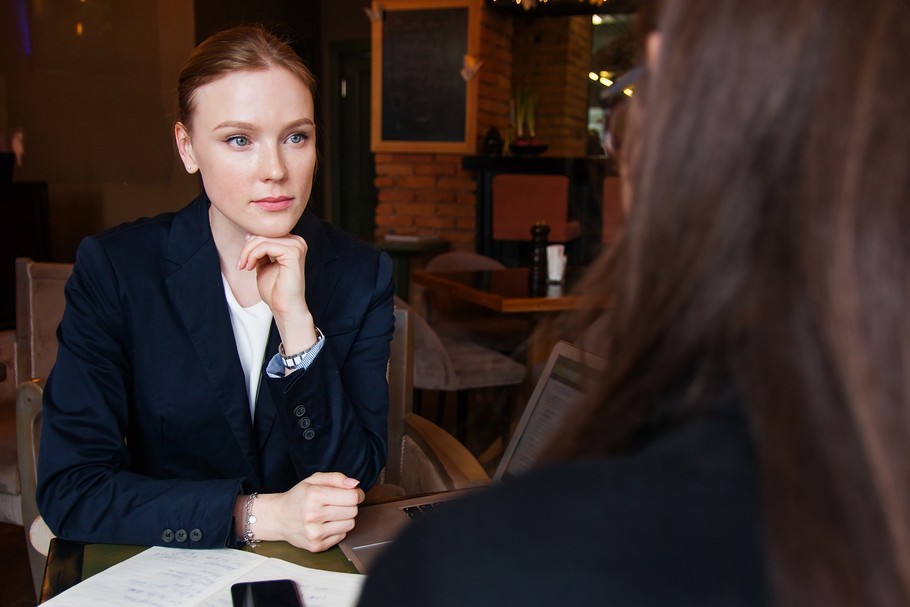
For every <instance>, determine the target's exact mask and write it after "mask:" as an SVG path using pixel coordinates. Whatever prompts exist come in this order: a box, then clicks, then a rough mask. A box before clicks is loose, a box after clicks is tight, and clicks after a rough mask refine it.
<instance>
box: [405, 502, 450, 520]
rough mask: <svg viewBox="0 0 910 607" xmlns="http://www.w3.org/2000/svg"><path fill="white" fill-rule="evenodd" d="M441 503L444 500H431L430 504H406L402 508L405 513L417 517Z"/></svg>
mask: <svg viewBox="0 0 910 607" xmlns="http://www.w3.org/2000/svg"><path fill="white" fill-rule="evenodd" d="M441 503H442V502H430V503H428V504H417V505H416V506H406V507H404V508H402V510H404V513H405V514H407V515H408V517H410V518H416V517H418V516H420V515H421V514H423V513H424V512H427V511H429V510H432V509H434V508H435V507H436V506H438V505H439V504H441Z"/></svg>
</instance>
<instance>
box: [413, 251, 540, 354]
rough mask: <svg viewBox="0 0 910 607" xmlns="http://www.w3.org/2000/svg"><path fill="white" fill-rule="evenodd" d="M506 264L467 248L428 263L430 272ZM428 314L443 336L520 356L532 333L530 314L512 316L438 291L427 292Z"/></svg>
mask: <svg viewBox="0 0 910 607" xmlns="http://www.w3.org/2000/svg"><path fill="white" fill-rule="evenodd" d="M504 268H505V266H504V265H503V264H502V263H501V262H499V261H498V260H496V259H493V258H492V257H487V256H486V255H480V254H479V253H472V252H467V251H451V252H447V253H441V254H439V255H437V256H436V257H434V258H433V259H431V260H430V261H429V262H428V263H427V266H426V269H427V270H428V271H430V272H471V271H477V270H501V269H504ZM424 310H425V312H424V318H426V319H427V321H428V322H429V323H430V324H431V325H432V326H433V327H434V329H435V331H436V332H437V333H438V334H440V335H443V336H446V337H451V338H455V339H463V340H468V341H472V342H474V343H476V344H480V345H481V346H484V347H485V348H490V349H492V350H496V351H497V352H502V353H504V354H508V355H510V356H513V357H515V356H517V355H518V354H519V353H520V351H521V350H522V349H523V346H524V343H525V341H526V340H527V338H528V336H529V335H530V334H531V323H530V322H529V321H528V319H527V318H522V317H518V316H508V315H504V314H501V313H499V312H495V311H492V310H488V309H486V308H483V307H481V306H477V305H474V304H471V303H468V302H464V301H458V300H455V299H453V298H451V297H446V296H443V295H440V294H437V293H432V292H429V293H427V294H426V305H425V307H424Z"/></svg>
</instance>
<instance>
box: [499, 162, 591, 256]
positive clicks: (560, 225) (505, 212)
mask: <svg viewBox="0 0 910 607" xmlns="http://www.w3.org/2000/svg"><path fill="white" fill-rule="evenodd" d="M492 191H493V221H492V223H493V225H492V227H493V240H531V227H532V226H533V225H534V224H535V223H537V222H539V221H544V222H546V223H547V225H549V226H550V234H549V237H548V238H549V241H550V242H568V241H570V240H574V239H575V238H578V236H579V235H580V234H581V225H580V224H579V222H578V221H573V220H570V219H569V178H568V177H566V176H565V175H526V174H506V173H504V174H500V175H496V176H494V177H493V188H492Z"/></svg>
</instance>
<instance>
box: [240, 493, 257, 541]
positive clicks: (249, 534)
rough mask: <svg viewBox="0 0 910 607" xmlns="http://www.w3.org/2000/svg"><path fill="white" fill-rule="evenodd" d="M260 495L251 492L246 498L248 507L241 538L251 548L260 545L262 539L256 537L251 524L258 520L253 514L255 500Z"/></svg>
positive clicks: (245, 510)
mask: <svg viewBox="0 0 910 607" xmlns="http://www.w3.org/2000/svg"><path fill="white" fill-rule="evenodd" d="M258 496H259V494H258V493H255V492H253V493H250V494H249V495H248V496H247V498H246V507H245V508H244V519H243V537H242V538H240V539H241V540H243V543H244V544H246V545H247V546H249V547H250V548H255V547H256V546H258V545H259V542H261V541H262V540H257V539H254V537H253V530H252V529H250V525H252V524H253V523H255V522H256V517H255V516H253V500H255V499H256V498H257V497H258Z"/></svg>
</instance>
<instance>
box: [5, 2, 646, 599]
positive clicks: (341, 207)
mask: <svg viewBox="0 0 910 607" xmlns="http://www.w3.org/2000/svg"><path fill="white" fill-rule="evenodd" d="M636 5H637V2H636V0H385V1H379V2H371V1H369V0H257V1H256V2H249V1H247V0H7V1H5V2H2V3H0V29H2V32H0V34H2V35H0V210H2V218H3V219H2V221H0V226H2V228H0V229H2V232H3V233H2V237H0V251H2V254H0V282H2V285H0V379H2V383H0V454H2V455H3V458H4V459H3V461H2V462H0V466H2V467H3V470H2V471H0V489H2V490H3V491H4V492H5V493H7V494H8V495H6V496H5V497H4V499H7V498H8V499H7V502H4V503H3V512H2V513H0V518H2V519H3V520H2V521H0V522H2V523H3V525H0V527H2V529H3V530H5V531H4V533H6V534H7V535H8V541H5V542H3V543H2V545H4V546H8V547H9V546H12V549H18V546H19V544H23V546H22V552H23V554H24V550H25V548H24V543H23V542H22V527H21V525H22V520H21V519H22V514H21V510H20V507H19V504H18V500H19V499H20V496H19V495H18V493H17V491H20V488H19V484H18V483H17V482H16V476H17V475H18V469H17V464H16V450H17V444H16V427H15V425H16V424H15V398H16V387H17V384H18V382H19V381H22V380H25V379H28V378H29V377H28V376H31V375H40V374H41V372H46V370H42V369H40V368H34V367H33V366H31V365H32V361H30V360H29V361H27V360H25V358H24V354H25V353H24V352H20V351H18V349H17V334H18V338H19V340H18V341H19V343H20V344H22V342H23V339H26V338H27V337H28V335H27V333H28V330H29V327H26V326H25V325H26V324H27V323H26V319H25V318H23V315H25V314H30V313H31V311H30V310H26V309H25V308H23V304H22V294H21V292H20V294H19V295H20V301H19V308H18V310H19V313H18V315H17V293H16V291H17V275H16V272H17V264H16V259H17V258H29V259H31V260H34V261H35V262H53V263H56V264H71V263H72V262H73V259H74V255H75V250H76V247H77V245H78V244H79V242H80V240H81V239H82V238H84V237H85V236H87V235H90V234H93V233H96V232H98V231H101V230H103V229H106V228H109V227H112V226H115V225H117V224H119V223H122V222H126V221H131V220H134V219H136V218H139V217H143V216H152V215H155V214H158V213H162V212H169V211H175V210H177V209H179V208H181V207H182V206H184V205H185V204H186V203H187V202H188V201H190V200H191V199H192V198H194V197H195V195H196V194H197V192H198V191H199V188H200V183H199V181H198V177H197V176H195V175H188V174H187V173H186V171H184V169H183V166H182V164H181V162H180V160H179V158H178V155H177V153H176V150H175V146H174V142H173V135H172V133H173V122H174V111H173V108H174V93H175V83H176V80H177V74H178V72H179V70H180V67H181V64H182V62H183V60H184V59H185V58H186V57H187V56H188V55H189V53H190V52H191V50H192V49H193V47H194V46H195V45H196V44H197V43H198V42H199V41H201V40H203V39H205V38H206V37H208V36H209V35H211V34H212V33H214V32H217V31H219V30H222V29H225V28H228V27H230V26H233V25H236V24H239V23H257V24H263V25H266V26H268V27H269V28H271V29H273V30H274V31H276V32H278V33H279V34H281V35H283V36H285V37H287V38H288V39H289V40H290V41H291V42H292V45H293V47H294V48H295V50H296V51H297V52H298V53H299V54H300V55H301V56H302V57H303V58H304V60H305V61H306V62H307V64H308V65H309V66H310V67H311V69H312V70H313V72H314V73H315V75H316V77H317V79H318V83H319V90H318V97H317V99H316V120H317V123H318V125H319V131H318V138H317V139H318V147H319V154H320V160H319V169H318V173H317V177H316V183H315V185H314V190H313V196H312V200H311V202H310V206H311V207H312V209H313V210H314V211H315V212H316V213H317V214H318V215H319V216H321V217H323V218H325V219H326V220H328V221H329V222H331V223H333V224H335V225H337V226H339V227H341V228H343V229H344V230H347V231H348V232H351V233H352V234H354V235H356V236H358V237H359V238H361V239H363V240H366V241H368V242H371V243H374V244H375V246H377V247H379V248H381V249H384V250H385V251H387V252H388V253H389V255H390V256H391V257H392V260H393V263H394V268H395V281H396V294H397V296H398V300H397V304H398V305H399V306H408V307H409V309H410V310H411V311H412V314H410V316H411V317H412V320H413V321H414V323H413V325H414V331H413V332H414V338H413V339H414V341H413V348H414V354H415V355H414V357H413V359H414V360H415V361H421V364H418V363H417V362H415V363H414V368H413V377H412V382H413V404H412V406H413V409H414V411H416V412H419V413H421V414H422V415H423V416H425V417H427V418H428V419H430V420H432V421H434V422H435V423H437V424H438V425H440V426H441V427H442V428H443V429H444V430H446V431H447V432H449V433H451V434H452V435H453V436H454V437H455V438H456V439H457V440H458V441H459V442H460V443H462V444H463V445H464V446H466V447H467V449H468V451H469V452H470V453H471V454H472V455H473V456H476V457H477V459H478V462H479V463H480V464H481V466H483V467H484V468H485V469H486V471H487V472H490V471H491V470H493V469H494V468H495V466H496V462H497V456H498V454H500V453H501V451H502V444H503V441H504V439H506V438H507V436H508V433H509V429H510V424H511V425H514V422H515V419H516V416H518V415H519V414H520V413H521V407H520V405H519V404H520V403H522V402H523V399H526V398H527V396H528V393H529V391H530V390H531V389H532V388H533V382H534V373H535V370H537V371H538V372H539V367H540V363H541V361H542V360H543V359H545V358H546V352H543V353H540V352H534V349H533V348H532V347H530V346H529V345H528V341H527V340H528V337H529V336H530V335H531V332H532V331H533V330H534V327H535V326H537V325H538V324H539V323H540V321H541V320H542V319H546V318H548V317H549V316H550V315H553V314H558V313H560V312H561V311H564V310H566V309H572V308H573V307H575V306H578V305H580V304H579V302H578V301H577V300H576V299H573V298H572V296H571V295H570V289H571V285H572V282H573V280H574V279H575V277H577V276H578V275H579V274H580V273H581V272H582V271H583V270H584V267H585V266H586V265H587V264H589V263H590V262H591V261H592V260H593V259H594V258H595V257H596V256H597V255H598V254H599V253H600V252H601V251H602V250H604V249H605V247H608V246H609V244H610V243H611V242H612V240H613V239H614V238H616V235H617V232H618V230H619V229H620V226H621V222H622V216H623V212H622V204H621V196H620V187H619V178H618V176H617V168H618V163H617V161H616V154H617V151H618V149H619V148H620V143H621V138H622V128H623V117H624V113H625V108H626V107H627V105H628V100H629V98H630V97H631V96H632V95H634V88H635V82H634V81H635V78H634V75H635V71H636V70H635V66H636V64H637V61H638V57H637V49H636V46H635V43H634V30H635V19H636V16H635V11H636V8H637V6H636ZM540 224H545V227H542V226H541V225H540ZM554 244H556V245H562V247H563V249H562V250H563V253H564V257H563V258H557V257H552V255H553V254H554V253H553V252H551V253H550V255H551V259H550V260H549V263H548V264H545V265H549V270H550V274H551V275H550V276H547V275H546V272H544V275H543V276H536V277H535V271H539V270H540V265H541V264H542V263H544V262H545V261H546V257H547V252H546V251H545V250H544V249H543V248H545V247H546V246H547V245H554ZM555 253H556V254H558V253H559V252H558V251H556V252H555ZM554 266H558V267H556V268H554ZM554 271H555V273H556V274H555V275H554V274H553V273H554ZM22 284H23V283H22V282H21V277H20V282H19V283H18V285H19V287H18V288H19V289H20V291H21V289H22V288H23V287H22ZM17 316H18V318H17ZM46 320H47V321H48V322H52V324H55V323H56V322H57V321H58V320H59V319H52V318H48V319H46ZM21 347H22V346H21V345H20V346H18V348H21ZM35 347H39V346H37V345H36V346H35ZM50 347H53V348H55V347H56V346H55V344H54V345H53V346H50ZM484 357H486V358H484ZM478 360H484V361H489V364H487V365H486V366H485V367H484V369H485V370H483V372H478V371H477V368H478V364H476V363H477V361H478ZM434 361H435V362H434ZM472 361H473V364H471V363H472ZM409 402H410V398H409ZM7 477H9V478H7ZM17 516H18V518H17ZM10 558H13V557H10ZM22 558H23V559H24V557H22ZM4 562H13V561H10V560H8V559H7V558H6V557H4ZM17 562H18V561H17ZM22 566H23V567H25V568H26V569H25V570H24V571H25V572H24V573H23V575H24V576H25V579H28V580H30V579H31V576H30V575H28V573H27V566H28V562H27V560H25V561H24V562H23V564H22ZM7 577H8V578H9V577H10V576H7ZM13 577H16V576H13ZM29 587H30V585H29ZM0 596H3V597H10V596H16V595H15V594H9V593H8V592H7V589H5V588H0ZM8 600H9V599H6V598H4V599H2V600H0V603H2V604H3V605H12V604H19V603H15V602H7V601H8ZM27 603H28V601H25V602H22V603H21V604H27Z"/></svg>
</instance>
